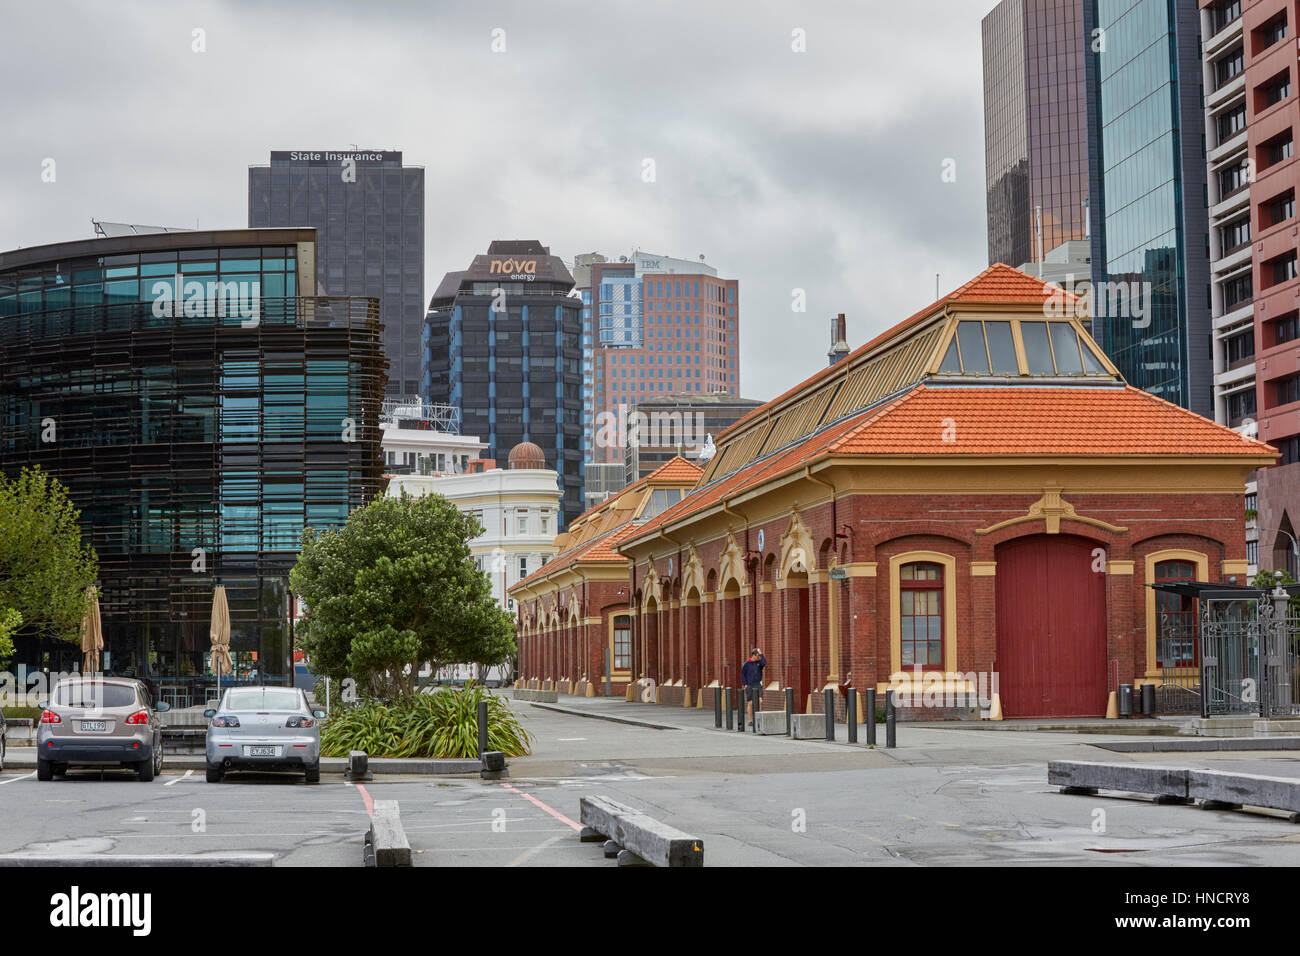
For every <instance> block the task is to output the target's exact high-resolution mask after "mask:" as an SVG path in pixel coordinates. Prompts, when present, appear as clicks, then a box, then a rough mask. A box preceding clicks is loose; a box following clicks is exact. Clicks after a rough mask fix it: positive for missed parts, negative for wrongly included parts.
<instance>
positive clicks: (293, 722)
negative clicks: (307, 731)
mask: <svg viewBox="0 0 1300 956" xmlns="http://www.w3.org/2000/svg"><path fill="white" fill-rule="evenodd" d="M285 726H286V727H314V726H316V721H314V720H312V719H311V718H310V717H298V716H294V717H290V718H289V719H288V720H287V721H286V722H285Z"/></svg>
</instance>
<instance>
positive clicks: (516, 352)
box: [422, 240, 586, 527]
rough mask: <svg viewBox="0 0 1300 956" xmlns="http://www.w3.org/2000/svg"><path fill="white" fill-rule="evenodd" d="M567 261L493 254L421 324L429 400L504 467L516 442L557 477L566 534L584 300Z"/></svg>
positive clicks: (576, 459) (577, 499)
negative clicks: (455, 411)
mask: <svg viewBox="0 0 1300 956" xmlns="http://www.w3.org/2000/svg"><path fill="white" fill-rule="evenodd" d="M573 287H574V283H573V276H572V275H571V274H570V273H569V270H568V268H567V267H566V266H565V264H564V262H563V260H561V259H560V258H559V257H558V256H553V255H551V254H550V250H549V249H547V248H546V247H545V246H543V245H542V244H541V243H539V242H536V241H533V240H518V241H502V240H497V241H494V242H492V243H491V244H489V246H488V251H487V254H486V255H478V256H475V257H474V261H473V262H472V263H471V265H470V267H469V269H467V270H464V271H459V272H449V273H447V275H446V276H444V277H443V280H442V282H441V283H439V285H438V288H437V290H436V291H435V292H434V294H433V298H432V299H431V300H430V304H429V314H428V317H427V319H426V321H425V342H424V349H425V377H424V384H423V387H422V394H423V396H424V400H425V401H426V402H428V403H429V404H432V405H454V406H456V407H457V408H459V409H460V410H461V430H462V433H463V434H466V435H476V436H478V437H479V438H480V439H482V440H483V441H485V442H487V445H488V447H487V450H486V451H485V452H484V454H485V456H486V457H488V458H493V459H497V460H499V461H504V460H505V457H506V455H507V454H509V452H510V449H512V448H513V447H515V446H516V445H518V444H519V443H520V442H532V443H533V444H535V445H537V446H539V447H540V448H541V449H542V453H543V455H544V456H545V458H546V464H547V467H549V468H553V469H554V470H555V471H556V472H557V473H558V475H559V485H560V511H561V515H562V517H563V520H564V523H565V526H566V527H567V525H568V522H569V521H572V520H573V519H574V518H576V517H577V516H578V515H580V514H581V513H582V512H583V511H584V510H586V506H585V504H584V502H583V485H584V478H585V474H584V472H585V469H584V466H583V461H584V456H585V453H586V437H585V434H584V427H583V426H584V421H583V374H582V361H583V346H582V330H583V326H582V312H583V303H582V299H581V298H579V297H578V296H575V295H571V292H572V291H573Z"/></svg>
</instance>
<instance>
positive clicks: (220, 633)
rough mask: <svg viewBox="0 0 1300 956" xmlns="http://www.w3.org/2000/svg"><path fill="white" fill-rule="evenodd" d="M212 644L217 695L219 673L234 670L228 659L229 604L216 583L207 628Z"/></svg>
mask: <svg viewBox="0 0 1300 956" xmlns="http://www.w3.org/2000/svg"><path fill="white" fill-rule="evenodd" d="M208 640H209V641H210V642H211V644H212V648H211V657H212V672H213V673H214V674H216V675H217V696H218V697H220V696H221V675H222V674H229V673H231V672H232V671H234V665H233V664H232V663H231V660H230V606H229V605H228V604H227V603H226V589H225V587H224V586H222V585H220V584H218V585H217V586H216V587H215V588H214V589H213V591H212V624H211V626H210V627H209V629H208Z"/></svg>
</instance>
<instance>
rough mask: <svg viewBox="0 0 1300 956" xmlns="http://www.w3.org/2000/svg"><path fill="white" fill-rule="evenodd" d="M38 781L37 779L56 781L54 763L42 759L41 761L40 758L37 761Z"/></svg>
mask: <svg viewBox="0 0 1300 956" xmlns="http://www.w3.org/2000/svg"><path fill="white" fill-rule="evenodd" d="M36 779H37V780H53V779H54V763H53V761H50V760H41V759H39V758H38V759H37V761H36Z"/></svg>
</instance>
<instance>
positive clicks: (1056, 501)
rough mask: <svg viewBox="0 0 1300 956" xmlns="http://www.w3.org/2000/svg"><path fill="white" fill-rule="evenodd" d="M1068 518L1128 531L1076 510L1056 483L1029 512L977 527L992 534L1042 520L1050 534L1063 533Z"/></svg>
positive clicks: (1119, 530)
mask: <svg viewBox="0 0 1300 956" xmlns="http://www.w3.org/2000/svg"><path fill="white" fill-rule="evenodd" d="M1062 518H1068V519H1070V520H1072V521H1082V522H1083V523H1084V524H1090V525H1094V526H1095V527H1098V528H1105V529H1106V530H1107V531H1110V532H1112V533H1114V534H1120V533H1122V532H1125V531H1127V530H1128V529H1127V528H1121V527H1120V526H1119V525H1114V524H1110V523H1109V522H1106V521H1102V520H1101V519H1100V518H1087V517H1084V516H1083V515H1081V514H1079V513H1078V512H1076V511H1075V510H1074V505H1072V504H1070V503H1069V502H1068V501H1066V500H1065V499H1064V498H1062V497H1061V489H1060V488H1059V487H1057V486H1056V485H1054V484H1049V485H1048V486H1047V487H1046V488H1044V489H1043V497H1041V498H1039V499H1038V500H1037V501H1035V502H1034V503H1033V504H1032V505H1030V506H1029V511H1028V513H1027V514H1023V515H1020V516H1019V517H1016V518H1008V519H1007V520H1006V521H999V522H998V523H997V524H991V525H989V526H988V527H987V528H976V529H975V533H976V534H991V533H993V532H994V531H997V530H999V529H1001V528H1007V527H1010V526H1011V525H1013V524H1020V523H1021V522H1024V521H1038V520H1040V519H1041V520H1042V521H1043V522H1044V524H1045V526H1046V529H1047V533H1048V534H1060V533H1061V519H1062Z"/></svg>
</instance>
